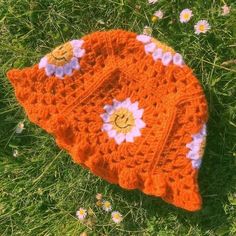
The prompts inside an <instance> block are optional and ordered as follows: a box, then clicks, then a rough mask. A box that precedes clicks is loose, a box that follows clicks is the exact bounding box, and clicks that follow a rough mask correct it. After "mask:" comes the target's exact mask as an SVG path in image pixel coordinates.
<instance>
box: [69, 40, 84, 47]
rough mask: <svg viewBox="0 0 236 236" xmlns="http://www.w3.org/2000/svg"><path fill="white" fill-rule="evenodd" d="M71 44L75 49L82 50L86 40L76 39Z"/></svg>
mask: <svg viewBox="0 0 236 236" xmlns="http://www.w3.org/2000/svg"><path fill="white" fill-rule="evenodd" d="M70 43H71V44H72V46H73V48H74V47H78V48H80V47H82V45H83V44H84V40H83V39H79V40H77V39H74V40H71V41H70Z"/></svg>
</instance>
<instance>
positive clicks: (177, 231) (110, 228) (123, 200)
mask: <svg viewBox="0 0 236 236" xmlns="http://www.w3.org/2000/svg"><path fill="white" fill-rule="evenodd" d="M227 3H228V4H229V5H231V6H232V12H231V13H230V15H228V16H221V15H220V14H219V11H220V7H221V6H222V5H223V1H219V0H212V1H210V0H209V1H205V0H194V1H183V0H172V1H164V0H160V1H159V3H158V4H155V5H149V4H147V1H141V0H139V1H132V0H129V1H128V0H107V1H105V0H80V1H74V0H1V1H0V55H1V57H0V64H1V68H0V137H1V138H0V235H3V236H4V235H5V236H9V235H14V236H15V235H33V236H34V235H37V236H39V235H79V234H80V233H81V232H83V231H86V232H87V233H90V235H161V236H165V235H191V236H192V235H194V236H195V235H209V236H213V235H236V192H235V190H236V176H235V167H236V165H235V164H236V151H235V143H236V142H235V141H236V138H235V135H236V132H235V131H236V129H235V128H236V123H235V118H236V106H235V90H236V79H235V78H236V64H235V62H233V61H232V60H234V59H235V58H236V50H235V48H236V44H235V42H236V22H235V17H236V8H235V7H236V4H235V1H234V0H228V1H227ZM136 5H139V6H140V9H138V8H135V6H136ZM160 7H161V9H162V10H163V11H164V12H165V17H164V19H163V20H161V21H160V22H158V23H155V24H153V23H152V22H151V21H150V19H151V16H152V14H153V12H154V11H155V10H158V9H159V8H160ZM187 7H188V8H191V9H192V10H193V12H194V18H193V19H192V20H191V22H189V23H188V24H185V25H183V24H180V23H179V21H178V15H179V12H180V11H181V10H182V9H184V8H187ZM200 19H207V20H208V21H209V23H210V24H211V26H212V29H211V30H210V32H208V33H207V34H206V35H200V36H196V35H195V34H194V32H193V25H194V23H196V22H197V21H198V20H200ZM145 25H150V26H151V27H152V28H153V36H154V37H157V38H159V39H160V40H162V41H164V42H167V43H168V44H169V45H171V46H173V47H174V48H175V49H176V50H177V51H179V52H181V53H182V54H183V55H184V58H185V60H186V61H187V62H188V64H189V65H190V66H191V67H192V68H193V69H194V72H195V73H196V75H197V76H198V78H199V80H200V82H201V83H202V85H203V88H204V90H205V92H206V96H207V100H208V102H209V112H210V120H209V123H208V130H209V135H208V139H207V148H206V152H205V156H204V161H203V165H202V168H201V170H200V176H199V184H200V189H201V193H202V196H203V203H204V205H203V209H202V210H201V211H199V212H196V213H189V212H186V211H184V210H181V209H177V208H175V207H173V206H171V205H168V204H166V203H164V202H163V201H161V200H160V199H157V198H152V197H149V196H145V195H144V194H142V193H140V192H138V191H125V190H122V189H121V188H119V187H117V186H114V185H110V184H108V183H106V182H105V181H102V180H101V179H99V178H97V177H95V176H93V175H92V174H90V173H89V172H88V171H87V170H84V169H82V168H81V167H80V166H77V165H75V164H73V163H72V161H71V159H70V157H69V156H68V154H67V153H66V152H65V151H63V150H60V149H59V148H58V147H57V146H56V145H55V142H54V140H53V138H52V137H51V136H50V135H48V134H47V133H45V132H44V131H42V130H41V129H40V128H39V127H37V126H36V125H34V124H32V123H30V122H29V121H28V119H27V117H26V115H25V113H24V111H23V109H22V108H21V107H20V105H19V104H18V102H17V101H16V99H15V97H14V93H13V89H12V87H11V85H10V84H9V82H8V80H7V78H6V71H7V70H9V69H10V68H12V67H20V68H23V67H25V66H31V65H33V64H35V63H36V62H38V61H39V59H40V58H41V57H42V56H43V55H45V53H47V52H49V51H50V50H51V49H52V48H54V47H55V46H57V45H59V44H61V43H62V42H65V41H67V40H70V39H72V38H80V37H81V36H83V35H85V34H88V33H90V32H92V31H96V30H107V29H112V28H123V29H127V30H131V31H134V32H138V33H141V32H142V30H143V27H144V26H145ZM22 120H24V121H25V127H26V129H25V130H24V131H23V132H22V133H21V134H16V133H15V127H16V125H17V123H18V122H20V121H22ZM14 150H18V152H19V156H18V157H13V154H12V153H13V151H14ZM98 192H101V193H102V194H103V195H105V197H106V199H108V200H110V201H111V202H112V205H113V208H114V209H116V210H118V211H120V212H121V213H122V214H123V215H124V220H123V223H122V224H121V225H119V226H118V225H115V224H113V223H111V221H110V216H109V214H104V213H103V212H102V211H101V210H99V209H98V208H96V207H95V195H96V193H98ZM80 206H82V207H85V208H89V207H91V208H92V209H93V210H94V211H95V213H96V215H97V222H96V223H94V224H92V225H85V224H82V223H80V222H79V221H78V220H77V219H76V218H75V211H76V210H77V209H78V207H80Z"/></svg>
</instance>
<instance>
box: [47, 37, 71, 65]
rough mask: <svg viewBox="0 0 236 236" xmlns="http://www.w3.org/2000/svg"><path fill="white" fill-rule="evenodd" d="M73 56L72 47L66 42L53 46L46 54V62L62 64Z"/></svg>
mask: <svg viewBox="0 0 236 236" xmlns="http://www.w3.org/2000/svg"><path fill="white" fill-rule="evenodd" d="M72 57H73V47H72V45H71V44H70V43H69V42H68V43H65V44H63V45H62V46H59V47H57V48H55V49H54V50H53V51H52V52H51V53H49V54H48V55H47V59H48V63H50V64H53V65H56V66H63V65H65V64H66V63H68V62H69V61H70V60H71V59H72Z"/></svg>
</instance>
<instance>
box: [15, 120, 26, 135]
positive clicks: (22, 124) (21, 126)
mask: <svg viewBox="0 0 236 236" xmlns="http://www.w3.org/2000/svg"><path fill="white" fill-rule="evenodd" d="M24 127H25V125H24V122H23V121H21V122H19V123H18V125H17V126H16V133H17V134H20V133H22V131H23V129H24Z"/></svg>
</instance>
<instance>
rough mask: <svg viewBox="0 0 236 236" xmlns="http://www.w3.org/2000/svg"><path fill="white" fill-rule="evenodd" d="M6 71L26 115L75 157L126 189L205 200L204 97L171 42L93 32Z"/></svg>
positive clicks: (193, 205) (194, 203) (177, 200)
mask: <svg viewBox="0 0 236 236" xmlns="http://www.w3.org/2000/svg"><path fill="white" fill-rule="evenodd" d="M7 76H8V78H9V79H10V81H11V83H12V85H13V86H14V88H15V94H16V97H17V99H18V101H19V102H20V104H21V105H22V106H23V107H24V109H25V111H26V113H27V115H28V117H29V119H30V120H31V121H32V122H34V123H35V124H37V125H39V126H40V127H42V128H43V129H45V130H46V131H47V132H48V133H50V134H52V135H53V136H54V137H55V140H56V142H57V144H58V145H59V146H60V147H61V148H63V149H65V150H67V151H68V152H69V153H70V155H71V156H72V158H73V160H74V162H75V163H78V164H81V165H82V166H83V167H86V168H89V169H90V171H92V172H93V173H94V174H95V175H98V176H100V177H102V178H104V179H105V180H107V181H109V182H110V183H115V184H119V185H120V186H121V187H123V188H125V189H139V190H141V191H142V192H144V193H145V194H148V195H153V196H159V197H161V198H162V199H163V200H165V201H166V202H169V203H171V204H173V205H175V206H177V207H181V208H184V209H186V210H189V211H196V210H199V209H200V208H201V204H202V200H201V196H200V194H199V187H198V183H197V176H198V168H199V167H200V164H201V158H202V155H203V152H204V146H205V140H206V122H207V119H208V112H207V102H206V99H205V95H204V93H203V90H202V88H201V86H200V84H199V82H198V80H197V79H196V77H195V76H194V75H193V72H192V70H191V69H190V68H189V67H188V66H187V65H185V64H184V62H183V58H182V56H181V55H180V54H178V53H176V52H175V51H174V50H173V49H172V48H170V47H168V46H166V45H165V44H163V43H160V42H159V41H157V40H156V39H153V38H151V37H149V36H146V35H137V34H135V33H133V32H127V31H124V30H111V31H107V32H95V33H91V34H89V35H86V36H84V37H83V38H82V39H79V40H72V41H70V42H67V43H65V44H64V45H61V46H60V47H57V48H56V49H55V50H53V51H52V52H51V53H49V54H47V55H46V56H45V57H43V58H42V59H41V61H40V63H39V64H36V65H34V66H32V67H28V68H24V69H22V70H19V69H12V70H10V71H9V72H8V73H7Z"/></svg>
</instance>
